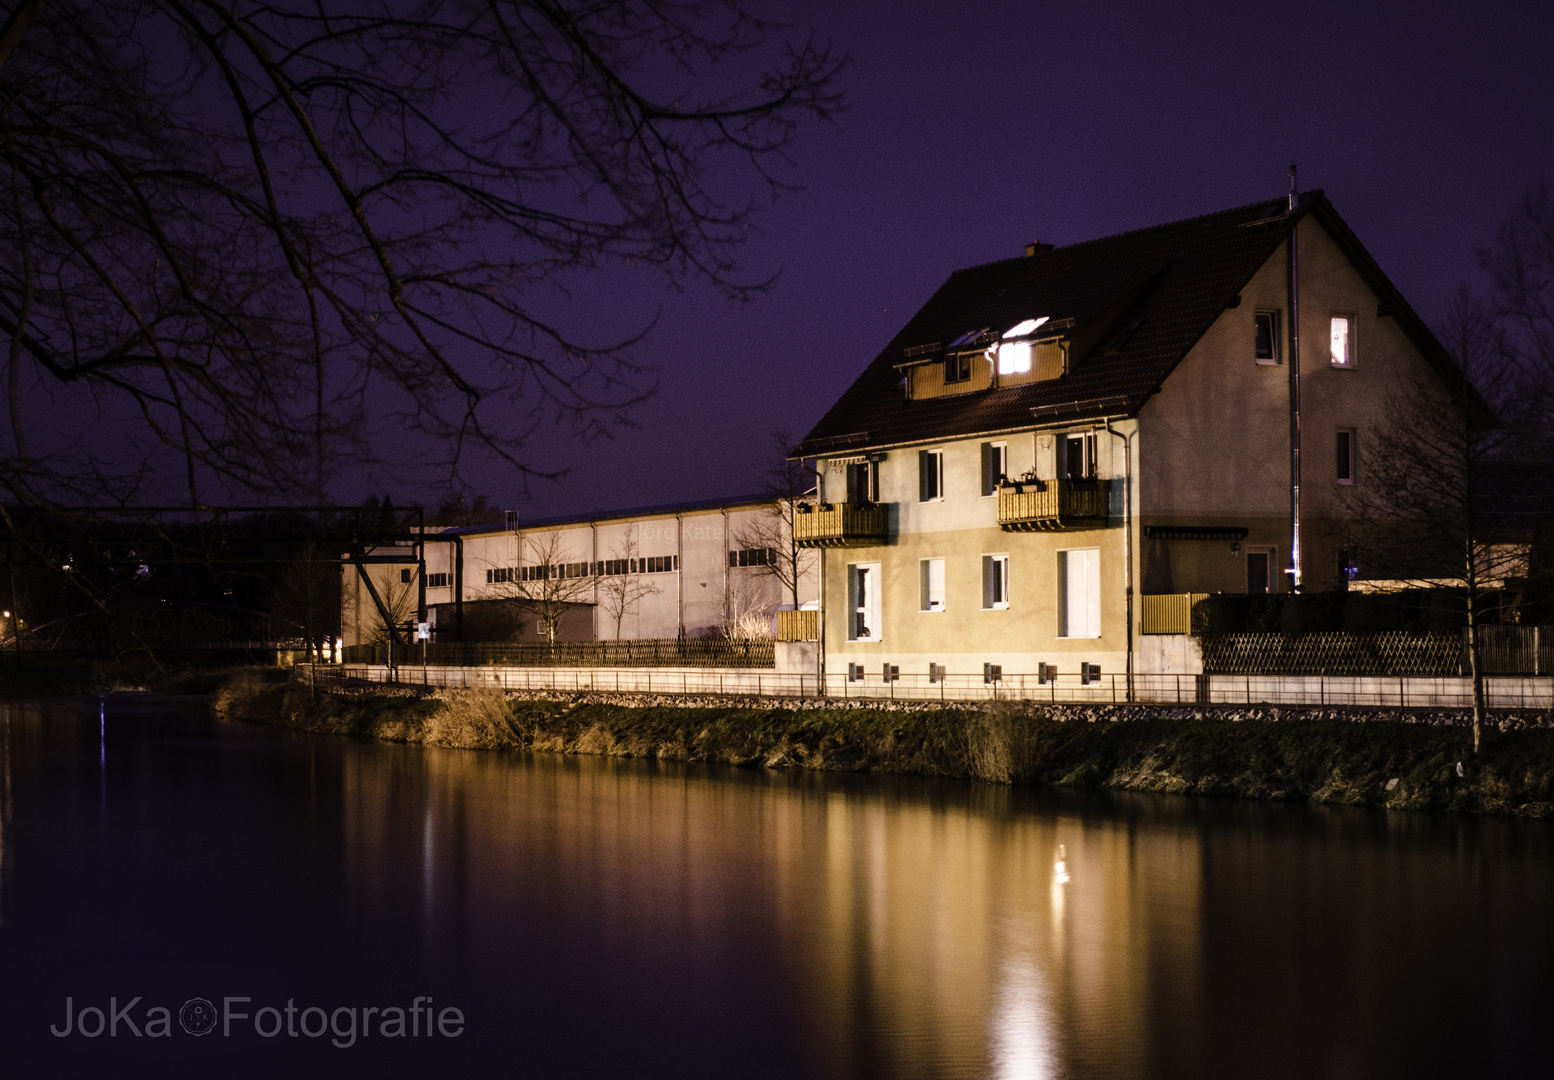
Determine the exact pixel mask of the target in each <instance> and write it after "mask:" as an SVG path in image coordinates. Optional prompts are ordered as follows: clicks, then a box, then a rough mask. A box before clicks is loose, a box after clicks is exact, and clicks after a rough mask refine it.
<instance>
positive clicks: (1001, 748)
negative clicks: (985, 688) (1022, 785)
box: [966, 700, 1041, 784]
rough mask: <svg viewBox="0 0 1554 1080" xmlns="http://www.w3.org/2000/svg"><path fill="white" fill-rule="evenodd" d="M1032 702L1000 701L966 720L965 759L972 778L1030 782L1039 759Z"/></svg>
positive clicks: (998, 781)
mask: <svg viewBox="0 0 1554 1080" xmlns="http://www.w3.org/2000/svg"><path fill="white" fill-rule="evenodd" d="M1040 718H1041V713H1040V712H1039V711H1038V710H1036V709H1035V708H1033V707H1032V706H1031V705H1030V704H1029V703H1027V702H1022V701H1009V700H999V701H995V702H994V703H993V706H992V707H991V708H990V709H988V710H987V711H986V712H980V713H972V714H971V715H970V716H969V717H968V718H967V721H966V759H967V765H968V766H969V769H970V772H971V775H972V776H974V777H976V778H977V779H978V780H986V781H988V782H989V783H995V784H1012V783H1014V782H1015V781H1018V780H1026V779H1029V778H1030V776H1031V773H1032V770H1033V765H1034V762H1035V757H1036V731H1035V728H1036V723H1037V721H1039V720H1040Z"/></svg>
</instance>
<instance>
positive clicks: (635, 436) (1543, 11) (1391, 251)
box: [341, 0, 1554, 517]
mask: <svg viewBox="0 0 1554 1080" xmlns="http://www.w3.org/2000/svg"><path fill="white" fill-rule="evenodd" d="M779 10H780V11H781V14H782V17H784V18H787V19H789V20H791V21H792V22H794V23H795V24H796V25H797V26H798V27H799V28H802V27H805V26H811V25H812V26H814V27H815V29H816V31H817V32H818V34H819V35H820V36H821V37H826V36H829V37H830V38H831V39H832V40H833V41H834V42H835V43H836V45H837V46H838V47H839V48H841V49H845V50H846V51H848V52H850V53H851V55H852V58H853V67H852V68H851V70H850V71H849V72H848V73H847V75H846V86H847V90H848V93H849V97H850V101H851V109H850V111H849V112H848V113H847V114H846V115H845V116H844V117H843V118H842V119H841V121H840V123H839V124H837V125H835V126H833V127H814V128H811V129H809V130H808V131H806V132H805V133H804V134H803V135H802V136H801V138H800V140H799V144H798V146H797V148H796V151H795V155H794V169H793V173H792V176H793V178H794V179H795V180H797V181H798V182H799V183H802V184H803V185H804V186H805V190H804V191H802V192H800V193H798V194H796V195H791V196H786V197H784V198H783V199H781V200H780V201H779V202H778V203H777V204H776V205H774V206H772V207H770V208H769V209H767V210H765V211H764V212H763V213H762V214H761V216H760V218H759V226H760V229H761V232H760V234H759V235H757V236H756V237H754V238H753V240H752V242H751V244H750V245H749V248H748V250H747V252H746V264H747V266H748V267H749V270H750V274H751V277H762V276H765V275H768V274H771V273H774V272H780V274H781V277H780V279H779V280H778V282H777V284H776V285H775V286H774V287H773V288H772V289H771V291H770V292H768V293H767V294H765V295H764V296H763V297H761V298H760V299H758V300H756V301H755V302H753V303H750V304H744V305H737V304H729V303H725V302H724V301H722V300H721V299H719V298H718V297H716V296H714V295H713V294H712V292H711V290H708V289H702V288H692V289H689V290H687V291H685V292H683V293H677V292H673V291H671V290H669V289H667V288H666V287H665V283H664V281H663V279H662V278H659V277H656V276H653V275H652V274H649V273H643V274H641V275H640V276H634V275H627V274H620V275H615V276H611V277H609V278H607V279H604V278H601V279H597V280H594V281H591V282H590V283H588V285H587V286H586V289H585V291H583V292H580V293H578V294H577V297H576V299H577V301H578V304H579V306H580V308H581V309H582V310H583V311H585V312H586V313H587V314H586V315H585V318H588V319H590V320H592V319H597V322H598V327H599V332H600V335H601V337H602V338H607V337H609V336H610V334H611V333H615V332H622V331H627V330H629V329H632V328H635V327H639V326H640V325H641V324H642V323H644V322H645V321H646V320H648V319H650V318H651V317H652V316H653V314H654V313H655V312H661V315H660V318H659V322H658V325H657V327H656V329H655V330H654V332H653V334H652V336H651V338H650V339H649V341H648V342H647V343H646V344H645V346H644V347H643V348H642V350H641V351H640V353H639V356H640V358H641V359H642V360H643V361H644V362H646V363H649V364H651V365H653V366H655V367H656V368H657V369H658V379H659V390H658V393H657V394H656V395H655V397H654V398H653V399H652V400H651V401H649V402H648V403H646V404H645V405H642V406H640V407H639V408H638V409H637V410H636V411H635V412H634V414H633V419H634V423H635V427H634V428H627V429H622V430H619V431H618V432H617V433H616V435H615V437H614V438H613V439H604V440H597V441H594V442H592V443H589V444H586V445H585V444H580V443H577V442H575V441H572V440H570V439H568V438H566V437H564V436H562V435H560V434H559V433H558V435H557V438H556V440H555V442H554V443H552V444H543V443H539V442H537V443H536V444H535V446H534V448H533V452H532V455H531V456H532V458H533V460H534V461H535V463H536V464H537V465H539V466H542V467H546V468H553V469H554V468H567V469H569V470H570V473H569V476H568V477H567V478H566V479H565V480H563V481H560V482H557V483H540V484H535V485H533V486H531V488H530V490H529V492H528V493H527V494H524V493H523V492H522V491H521V489H520V485H519V484H518V483H516V482H515V481H514V480H513V479H512V477H511V476H509V475H505V474H503V473H501V472H499V471H498V470H496V469H485V470H481V471H477V472H475V473H474V479H475V481H476V486H477V487H478V489H479V490H481V491H484V492H486V493H487V494H489V495H490V496H491V497H492V498H493V500H494V501H495V502H496V503H497V504H498V505H501V506H504V507H513V508H516V509H518V510H519V511H520V512H521V513H522V514H523V515H524V516H526V517H534V516H539V515H548V514H552V513H571V512H579V511H587V510H591V509H605V510H609V509H613V508H621V507H627V506H633V505H642V504H649V503H660V502H669V501H679V500H690V499H700V498H709V497H716V496H720V495H725V494H739V493H743V492H746V491H750V490H753V489H755V488H756V487H757V486H758V482H759V480H758V478H759V471H760V467H761V462H762V458H763V455H765V454H766V452H767V449H768V445H767V439H766V433H767V432H768V431H769V430H770V429H771V427H772V426H773V425H776V424H784V425H787V426H790V427H792V428H795V429H798V430H800V431H801V432H802V431H807V430H808V428H809V426H810V425H812V424H813V423H814V422H815V421H816V420H817V419H818V418H819V417H820V415H821V414H822V413H823V412H824V411H825V409H826V408H827V407H829V405H830V404H831V403H832V401H834V400H835V398H836V397H837V396H838V395H839V394H840V393H841V392H842V390H843V389H844V388H845V387H846V386H847V385H848V384H849V383H850V382H851V381H852V380H853V379H854V378H855V377H856V376H857V374H858V373H859V372H860V371H861V370H862V369H863V367H864V366H865V365H866V364H867V363H868V362H869V361H870V360H871V359H873V357H874V356H875V355H876V353H877V352H878V351H879V349H880V348H881V347H883V345H884V344H885V343H886V342H887V341H888V340H889V339H890V338H891V337H892V336H893V335H894V334H895V332H896V330H897V329H899V327H900V326H901V325H902V324H903V323H904V322H905V321H906V320H907V319H908V318H909V317H910V316H911V315H912V313H913V312H914V311H915V310H916V309H917V308H918V307H919V306H920V305H921V304H922V303H923V302H924V301H925V300H926V299H927V298H928V297H929V296H930V295H931V293H932V292H933V290H934V289H935V288H936V287H937V286H938V285H939V284H940V283H941V282H942V281H943V280H944V278H945V277H946V276H948V275H949V273H950V272H951V271H953V270H955V269H957V268H959V267H962V266H970V265H974V264H977V263H983V262H989V261H992V260H995V259H1002V258H1008V257H1011V256H1014V255H1017V254H1019V253H1020V251H1021V249H1022V248H1023V246H1024V244H1026V243H1027V242H1029V241H1032V240H1037V239H1040V240H1043V241H1048V242H1052V243H1057V244H1067V243H1073V242H1076V241H1081V240H1087V239H1091V238H1093V237H1097V236H1104V235H1107V234H1110V233H1115V232H1120V231H1123V230H1126V229H1133V228H1139V227H1142V226H1148V225H1153V224H1158V223H1160V222H1165V221H1171V220H1175V219H1178V218H1183V217H1190V216H1193V215H1196V214H1202V213H1208V212H1211V211H1214V210H1219V209H1224V208H1226V207H1230V206H1237V205H1241V204H1244V203H1248V202H1254V201H1257V200H1260V199H1265V198H1270V197H1274V196H1278V195H1282V194H1283V192H1284V190H1285V172H1286V168H1287V167H1288V165H1289V164H1290V163H1291V162H1296V163H1298V164H1299V166H1300V179H1301V186H1302V188H1305V189H1310V188H1317V187H1320V188H1324V189H1326V191H1327V193H1328V195H1329V196H1330V198H1331V199H1332V200H1333V202H1334V204H1335V206H1336V207H1337V208H1338V210H1339V212H1340V213H1342V214H1343V215H1344V216H1345V218H1346V219H1347V220H1348V221H1349V223H1350V224H1351V225H1352V226H1353V227H1354V229H1355V230H1356V231H1357V232H1358V234H1359V236H1360V238H1361V240H1362V241H1364V243H1365V244H1366V245H1367V246H1368V247H1369V248H1370V250H1371V252H1372V254H1374V255H1375V257H1376V258H1377V260H1378V261H1379V262H1380V263H1381V266H1382V268H1383V269H1384V270H1385V271H1386V272H1387V273H1388V274H1389V275H1390V276H1391V277H1392V279H1393V280H1394V281H1395V282H1396V283H1397V284H1398V286H1399V287H1400V288H1401V289H1402V290H1403V292H1404V294H1405V295H1406V296H1408V297H1409V299H1410V300H1411V302H1412V303H1413V304H1414V306H1415V307H1416V308H1418V310H1419V311H1420V312H1421V313H1422V314H1423V315H1424V316H1425V317H1426V318H1427V319H1432V320H1433V319H1434V318H1435V317H1436V316H1437V315H1438V314H1439V313H1440V312H1441V311H1442V309H1443V307H1444V305H1445V303H1446V302H1447V301H1448V300H1449V299H1450V297H1451V295H1452V294H1453V292H1455V290H1456V289H1457V287H1458V286H1459V284H1460V283H1462V282H1464V281H1468V280H1470V279H1472V278H1474V276H1475V275H1476V272H1477V259H1476V255H1475V251H1476V248H1478V247H1479V246H1480V245H1483V244H1485V243H1487V242H1489V241H1490V240H1492V238H1493V236H1494V234H1495V231H1496V229H1497V227H1498V225H1499V223H1500V221H1501V220H1502V219H1503V218H1504V217H1505V214H1506V212H1507V210H1508V209H1509V207H1510V205H1511V203H1512V202H1513V201H1514V200H1515V199H1516V197H1517V196H1518V195H1519V194H1520V193H1521V192H1522V191H1523V190H1525V189H1526V188H1527V187H1528V186H1530V185H1531V184H1534V183H1536V182H1539V181H1542V180H1548V181H1554V122H1551V120H1550V110H1551V108H1554V105H1551V103H1554V63H1551V61H1550V59H1549V57H1550V55H1551V54H1554V15H1551V9H1550V5H1548V4H1547V3H1546V0H1545V2H1544V3H1490V4H1478V5H1472V6H1469V5H1463V4H1427V3H1418V2H1415V3H1389V4H1367V5H1360V4H1355V3H1343V4H1338V3H1315V4H1313V3H1307V4H1301V5H1283V6H1280V7H1275V6H1272V5H1269V6H1266V7H1261V6H1258V5H1249V4H1246V3H1195V4H1185V3H1178V4H1173V5H1162V4H1141V3H1133V4H1124V3H1106V2H1089V3H1074V4H1032V3H1026V4H1018V3H1003V4H993V3H983V4H976V5H970V4H965V3H960V4H954V3H937V4H916V5H902V4H899V3H894V4H890V3H859V2H854V3H849V4H845V5H838V4H834V3H806V4H784V5H782V6H781V7H780V9H779ZM606 313H607V314H606ZM370 487H371V488H373V489H375V490H378V491H383V490H385V489H387V490H392V491H394V494H395V498H396V501H401V502H408V501H411V500H412V499H414V498H416V497H420V498H421V499H423V500H424V501H425V502H427V503H428V504H435V503H436V501H437V497H438V492H436V491H434V490H431V491H424V492H419V493H418V492H413V491H403V490H401V489H398V488H397V487H396V485H395V481H394V478H393V476H392V475H391V474H386V473H385V474H380V475H377V476H374V477H373V478H372V479H371V483H370ZM341 494H342V495H347V496H349V494H350V493H349V492H344V491H342V492H341Z"/></svg>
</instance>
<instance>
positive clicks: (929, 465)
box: [917, 450, 944, 502]
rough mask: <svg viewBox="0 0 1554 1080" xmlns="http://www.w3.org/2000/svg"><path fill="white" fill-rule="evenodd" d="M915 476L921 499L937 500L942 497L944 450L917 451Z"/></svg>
mask: <svg viewBox="0 0 1554 1080" xmlns="http://www.w3.org/2000/svg"><path fill="white" fill-rule="evenodd" d="M917 477H918V497H919V498H920V499H921V501H923V502H937V501H938V500H940V499H942V498H944V451H943V450H920V451H918V454H917Z"/></svg>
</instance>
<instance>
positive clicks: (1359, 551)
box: [1346, 292, 1527, 753]
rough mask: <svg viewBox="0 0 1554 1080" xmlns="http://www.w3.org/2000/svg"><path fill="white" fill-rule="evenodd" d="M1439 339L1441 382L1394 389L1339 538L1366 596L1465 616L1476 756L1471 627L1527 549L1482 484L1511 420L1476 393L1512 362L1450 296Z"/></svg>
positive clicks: (1489, 329) (1475, 307)
mask: <svg viewBox="0 0 1554 1080" xmlns="http://www.w3.org/2000/svg"><path fill="white" fill-rule="evenodd" d="M1441 339H1442V343H1443V344H1444V345H1445V346H1446V348H1447V350H1448V351H1449V352H1450V353H1451V355H1452V357H1453V359H1454V360H1455V361H1456V363H1457V368H1456V370H1454V371H1450V372H1446V373H1445V377H1444V378H1441V377H1436V376H1432V375H1431V374H1430V373H1428V372H1424V371H1420V372H1419V373H1418V374H1417V375H1416V376H1415V377H1414V378H1412V379H1411V380H1409V381H1405V382H1402V383H1400V384H1399V385H1397V386H1395V387H1394V388H1393V390H1392V392H1391V394H1390V396H1389V398H1388V400H1387V402H1386V405H1385V407H1384V410H1383V419H1382V421H1381V423H1380V424H1379V425H1378V426H1377V427H1376V429H1375V430H1373V431H1371V432H1370V433H1368V445H1367V446H1366V447H1365V448H1364V450H1363V455H1364V456H1363V463H1362V468H1361V471H1360V474H1359V477H1358V479H1357V482H1356V483H1355V485H1354V487H1352V488H1350V489H1348V498H1347V501H1348V507H1347V509H1348V510H1349V513H1350V515H1351V519H1352V520H1353V521H1354V522H1355V524H1353V525H1351V526H1350V528H1349V532H1348V535H1347V537H1346V540H1347V543H1348V544H1349V545H1350V549H1351V552H1352V553H1353V555H1354V557H1355V558H1357V559H1358V560H1359V564H1360V566H1361V567H1362V568H1363V570H1364V576H1365V578H1367V579H1369V580H1368V581H1367V584H1366V587H1367V588H1368V589H1370V590H1371V591H1379V592H1389V591H1390V592H1411V593H1425V594H1431V595H1433V596H1434V597H1435V598H1436V599H1438V600H1444V601H1446V602H1448V603H1450V604H1454V605H1456V606H1457V607H1458V609H1459V610H1460V612H1461V613H1462V615H1463V616H1464V619H1465V622H1466V639H1467V649H1466V651H1467V659H1468V665H1469V674H1470V675H1471V676H1472V681H1473V751H1474V753H1478V751H1479V746H1480V743H1481V740H1482V732H1483V725H1484V717H1485V698H1484V671H1483V664H1482V660H1481V653H1480V635H1479V627H1480V626H1481V625H1482V624H1483V623H1484V622H1485V621H1487V620H1486V616H1487V615H1489V614H1490V613H1491V612H1492V611H1493V610H1494V609H1495V608H1497V607H1498V606H1499V603H1498V601H1499V597H1500V596H1501V595H1503V586H1504V584H1505V582H1506V579H1507V578H1510V577H1514V576H1518V575H1524V574H1525V571H1526V563H1527V550H1526V547H1525V545H1520V544H1516V543H1508V542H1506V538H1505V537H1504V536H1503V535H1499V533H1498V530H1497V529H1496V528H1495V515H1496V507H1495V506H1494V505H1493V504H1492V503H1491V502H1490V501H1489V500H1488V499H1486V497H1485V492H1484V490H1483V486H1484V479H1485V476H1486V472H1487V470H1488V467H1490V466H1491V465H1492V463H1494V462H1496V461H1497V460H1499V459H1500V458H1502V457H1503V456H1504V454H1505V453H1506V451H1507V449H1508V448H1509V447H1510V445H1511V441H1512V438H1513V434H1514V432H1515V430H1516V425H1515V424H1513V423H1504V422H1502V418H1500V417H1497V416H1496V415H1495V414H1494V413H1493V412H1491V411H1490V409H1489V407H1488V405H1487V404H1486V403H1485V401H1484V399H1483V398H1482V397H1481V396H1480V395H1479V393H1478V391H1477V389H1476V384H1477V385H1496V383H1497V380H1500V379H1503V378H1504V377H1505V374H1506V371H1507V365H1508V364H1509V363H1510V359H1509V357H1508V356H1507V353H1506V351H1505V349H1504V348H1503V346H1502V343H1501V341H1500V338H1499V335H1498V334H1497V332H1496V326H1495V320H1494V318H1493V315H1492V314H1491V313H1490V312H1489V311H1488V310H1487V309H1486V308H1485V307H1484V306H1483V305H1482V304H1481V303H1480V302H1479V301H1477V300H1476V299H1475V298H1473V297H1472V296H1471V295H1470V294H1468V293H1467V292H1463V293H1460V294H1459V295H1458V297H1457V299H1456V301H1455V302H1454V304H1453V307H1452V309H1451V313H1450V317H1449V319H1448V322H1447V325H1446V326H1445V328H1444V331H1443V333H1442V334H1441Z"/></svg>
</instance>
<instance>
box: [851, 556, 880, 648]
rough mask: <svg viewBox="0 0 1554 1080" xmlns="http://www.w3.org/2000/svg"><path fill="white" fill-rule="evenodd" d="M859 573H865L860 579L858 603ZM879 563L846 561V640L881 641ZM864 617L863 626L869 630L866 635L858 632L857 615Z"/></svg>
mask: <svg viewBox="0 0 1554 1080" xmlns="http://www.w3.org/2000/svg"><path fill="white" fill-rule="evenodd" d="M860 573H862V574H864V575H866V576H865V577H863V578H862V579H861V583H862V584H863V594H864V595H863V603H862V604H861V605H860V604H859V603H858V590H859V585H860V577H859V575H860ZM880 583H881V574H880V564H879V563H848V564H847V640H848V641H882V640H884V633H883V632H882V628H881V626H880V614H881V604H880ZM860 614H861V615H862V616H863V618H864V626H865V628H866V629H867V630H868V631H869V633H868V634H867V635H862V634H859V633H858V616H859V615H860Z"/></svg>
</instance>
